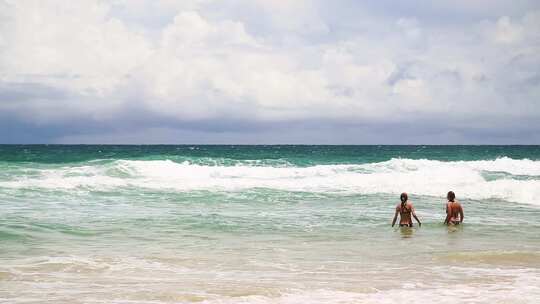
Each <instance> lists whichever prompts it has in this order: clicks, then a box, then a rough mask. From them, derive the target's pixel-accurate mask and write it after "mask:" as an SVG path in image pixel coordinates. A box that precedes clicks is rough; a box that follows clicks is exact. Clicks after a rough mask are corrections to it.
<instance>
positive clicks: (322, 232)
mask: <svg viewBox="0 0 540 304" xmlns="http://www.w3.org/2000/svg"><path fill="white" fill-rule="evenodd" d="M0 167H1V168H2V170H1V171H0V244H1V246H0V261H1V263H0V302H2V303H190V302H202V303H398V302H403V299H408V300H412V299H414V301H415V302H417V303H433V302H440V303H450V302H452V303H455V302H456V301H458V302H474V303H536V302H538V299H540V224H539V223H538V221H537V219H538V218H539V216H540V203H539V202H538V201H537V200H536V199H535V198H536V197H539V196H540V147H538V146H521V147H520V146H515V147H514V146H510V147H500V146H492V147H489V146H474V147H473V146H457V147H453V146H452V147H443V146H436V147H431V146H427V147H426V146H396V147H392V146H381V147H379V146H358V147H355V146H349V147H347V146H0ZM448 190H453V191H455V192H456V194H457V196H458V199H459V200H460V201H461V202H462V204H463V206H464V208H465V224H464V225H462V226H460V227H457V228H448V227H446V226H444V225H442V221H443V219H444V209H443V207H444V203H445V200H444V194H445V193H446V192H447V191H448ZM402 191H407V192H409V194H410V198H411V200H412V202H413V203H414V205H415V207H416V210H417V214H418V215H419V217H420V218H421V220H422V222H423V225H422V227H421V228H419V227H414V228H412V229H409V228H406V229H401V228H391V227H390V221H391V219H392V216H393V210H394V207H395V205H396V204H397V201H398V198H399V193H400V192H402Z"/></svg>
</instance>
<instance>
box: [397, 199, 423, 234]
mask: <svg viewBox="0 0 540 304" xmlns="http://www.w3.org/2000/svg"><path fill="white" fill-rule="evenodd" d="M399 199H400V201H401V203H398V204H397V206H396V213H395V214H394V220H392V227H394V225H395V224H396V220H397V216H398V214H399V227H412V226H413V223H412V218H411V215H412V216H413V217H414V219H415V220H416V221H417V222H418V226H422V223H420V220H419V219H418V217H417V216H416V213H415V212H414V206H413V204H412V203H411V202H409V197H408V196H407V193H405V192H403V193H401V196H400V197H399Z"/></svg>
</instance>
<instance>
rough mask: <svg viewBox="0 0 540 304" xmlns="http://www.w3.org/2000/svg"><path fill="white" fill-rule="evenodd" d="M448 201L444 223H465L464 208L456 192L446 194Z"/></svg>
mask: <svg viewBox="0 0 540 304" xmlns="http://www.w3.org/2000/svg"><path fill="white" fill-rule="evenodd" d="M446 198H447V199H448V202H447V203H446V219H445V220H444V223H445V224H446V225H459V224H461V223H463V218H464V217H465V216H464V214H463V208H462V207H461V204H460V203H459V202H458V201H457V200H456V195H455V194H454V192H452V191H450V192H448V195H447V196H446Z"/></svg>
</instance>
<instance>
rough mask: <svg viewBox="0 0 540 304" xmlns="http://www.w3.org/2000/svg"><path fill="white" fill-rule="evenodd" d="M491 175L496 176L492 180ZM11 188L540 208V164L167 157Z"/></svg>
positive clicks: (46, 175) (54, 172) (73, 170)
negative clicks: (203, 161)
mask: <svg viewBox="0 0 540 304" xmlns="http://www.w3.org/2000/svg"><path fill="white" fill-rule="evenodd" d="M486 174H487V175H489V174H491V175H493V176H495V177H491V178H489V179H488V178H486ZM0 187H5V188H46V189H58V190H62V189H67V190H69V189H83V190H100V189H112V188H118V187H140V188H149V189H155V190H164V191H191V190H210V191H237V190H244V189H250V188H270V189H278V190H287V191H309V192H335V193H348V194H349V193H358V194H376V193H390V194H397V193H400V192H402V191H407V192H409V193H411V194H416V195H430V196H443V195H444V194H445V193H446V192H447V191H448V190H450V189H451V190H454V191H455V192H457V193H458V196H459V197H460V198H469V199H501V200H507V201H512V202H518V203H526V204H534V205H538V206H540V202H539V201H538V200H537V198H538V197H540V161H533V160H527V159H524V160H514V159H510V158H500V159H496V160H490V161H487V160H486V161H456V162H442V161H434V160H412V159H391V160H389V161H385V162H379V163H368V164H350V165H348V164H345V165H317V166H311V167H293V166H288V167H271V166H266V167H264V166H249V165H236V166H205V165H197V164H191V163H188V162H183V163H176V162H173V161H169V160H156V161H135V160H118V161H114V162H112V163H109V164H98V165H90V166H79V167H63V168H55V169H42V170H41V171H40V174H38V175H37V176H36V175H32V176H25V175H22V174H21V175H18V176H14V177H13V179H11V180H8V181H3V182H0Z"/></svg>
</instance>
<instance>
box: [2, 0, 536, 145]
mask: <svg viewBox="0 0 540 304" xmlns="http://www.w3.org/2000/svg"><path fill="white" fill-rule="evenodd" d="M0 128H1V129H0V130H1V131H0V143H58V144H68V143H69V144H78V143H81V144H93V143H106V144H166V143H169V144H540V1H532V0H531V1H525V0H523V1H520V0H514V1H500V0H475V1H471V0H454V1H428V0H416V1H393V0H379V1H357V0H335V1H326V0H313V1H304V0H219V1H217V0H216V1H213V0H183V1H172V0H111V1H98V0H88V1H87V0H81V1H66V0H63V1H56V0H36V1H30V0H28V1H27V0H0Z"/></svg>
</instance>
